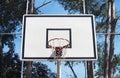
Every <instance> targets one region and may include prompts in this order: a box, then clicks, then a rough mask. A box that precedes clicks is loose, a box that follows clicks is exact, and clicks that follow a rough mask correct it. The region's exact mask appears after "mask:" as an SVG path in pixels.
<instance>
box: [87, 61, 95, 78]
mask: <svg viewBox="0 0 120 78" xmlns="http://www.w3.org/2000/svg"><path fill="white" fill-rule="evenodd" d="M87 78H94V75H93V63H92V61H87Z"/></svg>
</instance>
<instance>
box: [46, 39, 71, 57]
mask: <svg viewBox="0 0 120 78" xmlns="http://www.w3.org/2000/svg"><path fill="white" fill-rule="evenodd" d="M68 46H69V40H67V39H64V38H54V39H51V40H49V41H48V47H49V48H51V49H52V53H53V57H54V59H59V58H61V57H62V58H64V57H65V55H66V52H67V51H66V48H68Z"/></svg>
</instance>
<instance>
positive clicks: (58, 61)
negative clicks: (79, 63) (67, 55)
mask: <svg viewBox="0 0 120 78" xmlns="http://www.w3.org/2000/svg"><path fill="white" fill-rule="evenodd" d="M57 78H61V61H60V60H57Z"/></svg>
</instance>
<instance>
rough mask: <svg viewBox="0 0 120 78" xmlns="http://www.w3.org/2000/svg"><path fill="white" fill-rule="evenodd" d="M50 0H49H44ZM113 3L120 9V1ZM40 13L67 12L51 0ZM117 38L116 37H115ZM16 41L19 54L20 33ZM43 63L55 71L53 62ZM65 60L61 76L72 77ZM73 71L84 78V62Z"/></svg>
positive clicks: (39, 3) (38, 0) (55, 67)
mask: <svg viewBox="0 0 120 78" xmlns="http://www.w3.org/2000/svg"><path fill="white" fill-rule="evenodd" d="M47 1H50V0H46V2H47ZM115 2H116V3H115V4H116V7H117V9H116V10H117V11H119V10H120V8H118V7H119V6H118V5H120V1H119V0H115ZM42 3H44V0H35V6H36V7H38V6H39V5H41V4H42ZM40 10H41V13H42V14H67V13H68V12H67V11H65V10H64V8H63V7H62V6H61V5H59V4H58V3H57V2H56V1H52V2H51V3H49V4H47V5H46V6H43V7H41V8H40ZM116 39H117V38H116ZM116 41H117V42H116V43H115V45H116V46H119V45H120V42H119V43H118V41H119V39H117V40H116ZM15 42H16V46H15V48H16V52H17V53H19V54H20V50H21V49H20V47H21V35H17V38H16V39H15ZM119 52H120V51H119V49H116V53H119ZM42 63H44V64H47V65H48V68H50V69H51V70H52V71H53V72H56V73H57V66H56V64H55V62H45V61H44V62H42ZM64 64H65V62H62V64H61V78H72V77H71V76H70V75H72V76H73V74H72V72H71V70H70V68H69V67H68V66H64ZM73 68H74V70H75V73H76V74H77V75H78V78H85V65H84V63H78V64H76V65H75V66H74V67H73Z"/></svg>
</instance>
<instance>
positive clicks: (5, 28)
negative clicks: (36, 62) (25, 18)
mask: <svg viewBox="0 0 120 78" xmlns="http://www.w3.org/2000/svg"><path fill="white" fill-rule="evenodd" d="M21 3H22V4H21ZM24 6H25V0H20V1H17V0H1V1H0V69H1V71H0V72H1V74H0V75H1V77H2V78H6V73H7V70H6V63H5V61H4V60H5V59H4V51H3V48H4V46H5V45H6V46H8V48H9V51H8V53H9V54H10V55H11V56H12V55H13V54H14V42H13V41H14V38H15V35H12V34H7V33H12V32H15V30H16V28H17V25H19V24H20V22H19V21H21V18H22V14H24V13H25V8H24ZM2 33H6V34H2Z"/></svg>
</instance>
